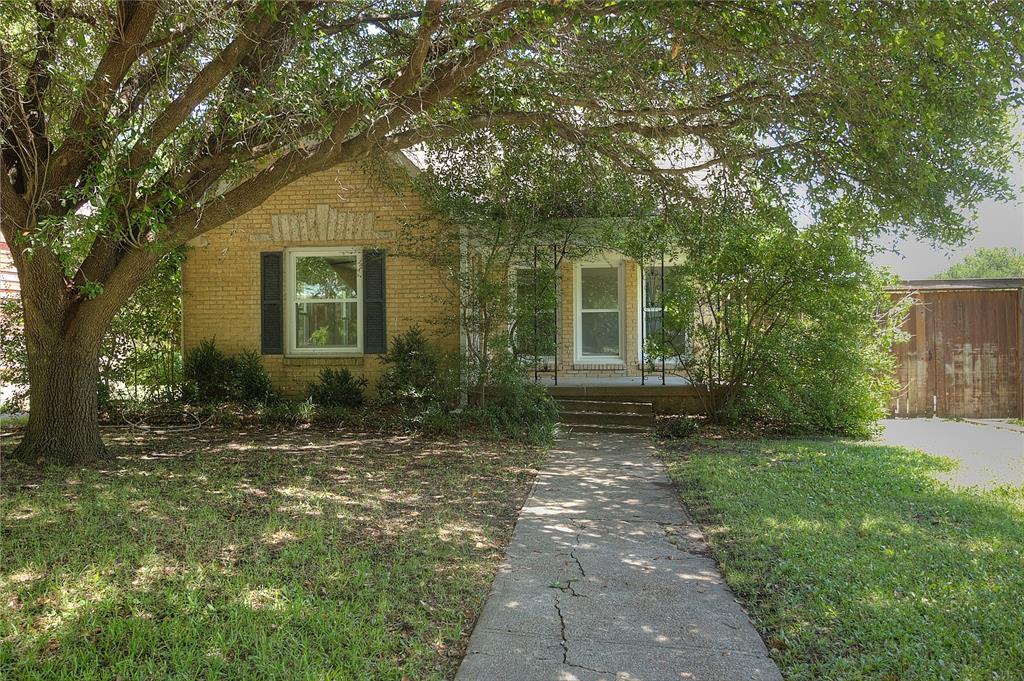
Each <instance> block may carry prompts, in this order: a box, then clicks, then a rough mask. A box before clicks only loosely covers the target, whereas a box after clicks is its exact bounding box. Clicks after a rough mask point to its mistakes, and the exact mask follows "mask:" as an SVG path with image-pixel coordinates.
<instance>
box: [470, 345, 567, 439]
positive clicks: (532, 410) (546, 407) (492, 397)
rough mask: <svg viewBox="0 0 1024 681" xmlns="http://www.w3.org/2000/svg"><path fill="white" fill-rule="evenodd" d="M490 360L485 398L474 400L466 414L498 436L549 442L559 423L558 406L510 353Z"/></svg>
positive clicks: (543, 387) (542, 386)
mask: <svg viewBox="0 0 1024 681" xmlns="http://www.w3.org/2000/svg"><path fill="white" fill-rule="evenodd" d="M492 362H493V363H492V366H491V368H490V380H489V381H488V383H487V385H486V387H485V395H486V398H485V399H484V400H480V399H479V398H478V399H476V400H475V402H476V404H475V406H474V407H473V408H472V409H470V410H469V411H468V412H467V416H468V417H469V418H471V419H472V420H474V421H476V423H478V424H479V425H480V426H481V427H483V428H486V429H488V430H490V431H492V433H493V434H494V435H497V436H500V437H510V438H514V439H517V440H524V441H527V442H536V443H541V442H548V441H550V440H551V438H552V437H553V435H554V430H555V424H556V423H558V405H557V404H556V403H555V400H554V398H552V397H551V394H550V393H549V392H548V390H547V388H546V387H545V386H544V385H543V384H540V383H535V382H534V381H532V380H530V378H529V376H527V374H526V372H525V371H524V370H523V367H522V366H520V364H519V363H518V362H516V361H515V359H514V358H512V357H511V356H508V357H496V358H494V359H493V360H492Z"/></svg>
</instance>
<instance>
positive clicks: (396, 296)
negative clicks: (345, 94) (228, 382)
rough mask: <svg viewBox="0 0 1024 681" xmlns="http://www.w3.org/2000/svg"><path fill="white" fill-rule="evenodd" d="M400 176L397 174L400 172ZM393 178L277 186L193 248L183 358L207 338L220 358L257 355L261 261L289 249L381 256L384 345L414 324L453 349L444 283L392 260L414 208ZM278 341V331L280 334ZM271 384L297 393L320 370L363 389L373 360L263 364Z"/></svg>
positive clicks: (376, 364) (359, 174)
mask: <svg viewBox="0 0 1024 681" xmlns="http://www.w3.org/2000/svg"><path fill="white" fill-rule="evenodd" d="M402 172H404V171H402ZM394 179H395V178H391V181H388V182H385V181H383V180H382V179H380V178H379V177H378V176H377V175H376V174H375V173H374V172H370V171H368V170H367V169H365V168H363V167H361V166H359V165H355V164H349V165H342V166H337V167H335V168H332V169H331V170H327V171H324V172H321V173H317V174H315V175H311V176H308V177H306V178H303V179H301V180H298V181H297V182H295V183H293V184H291V185H289V186H288V187H285V188H284V189H282V190H281V191H279V192H277V193H276V194H274V195H273V196H271V197H270V198H269V199H267V200H266V201H265V202H264V203H263V204H261V205H260V206H259V207H257V208H255V209H253V210H252V211H250V212H248V213H246V214H245V215H243V216H241V217H239V218H237V219H236V220H234V221H232V222H230V223H228V224H225V225H223V226H221V227H219V228H217V229H215V230H213V231H211V232H208V233H207V234H205V235H203V236H201V237H199V238H198V239H196V240H194V242H193V243H192V244H191V245H192V248H191V249H190V251H189V253H188V257H187V259H186V261H185V265H184V269H183V272H182V281H183V301H182V307H183V319H184V323H183V327H184V328H183V342H184V346H185V348H186V349H188V348H191V347H194V346H195V345H196V344H198V343H199V341H200V340H202V339H204V338H215V339H216V343H217V346H218V347H219V348H221V349H222V350H223V351H225V352H228V353H234V352H238V351H241V350H245V349H250V348H255V349H259V347H260V281H259V276H260V253H261V252H263V251H280V250H283V249H285V248H288V247H298V246H339V247H359V248H370V247H373V248H383V249H385V250H386V251H387V252H388V258H387V265H386V268H387V269H386V282H387V293H386V300H387V332H388V336H389V338H390V337H393V336H395V335H397V334H400V333H402V332H403V331H406V330H407V329H409V328H410V327H412V326H414V325H419V326H420V327H421V328H423V329H424V331H426V332H427V333H428V335H429V336H430V337H431V338H432V339H433V340H435V341H436V342H437V343H438V344H439V346H440V347H441V348H442V349H444V350H456V349H457V348H458V332H457V330H456V329H454V328H453V327H452V326H451V325H449V324H447V323H445V322H446V320H449V319H452V318H453V317H454V316H455V311H456V304H455V301H454V299H453V298H452V296H451V294H450V291H449V289H448V288H446V287H445V285H444V281H443V279H442V277H443V274H442V273H441V272H439V271H437V270H434V269H432V268H430V267H428V266H426V265H424V264H423V263H422V262H420V261H417V260H412V259H410V258H406V257H401V256H396V255H394V253H396V252H397V251H399V250H400V246H401V243H400V241H401V232H402V224H403V222H404V221H407V220H413V219H415V218H416V217H417V216H419V215H420V213H421V211H422V204H421V203H420V201H419V199H418V197H417V196H416V195H415V194H414V193H413V192H412V191H411V190H409V189H408V188H402V183H401V181H400V178H399V182H398V184H397V186H396V184H395V182H394ZM286 333H287V331H286ZM263 359H264V363H265V365H266V367H267V370H268V372H269V373H270V376H271V378H272V379H273V381H274V383H275V384H276V385H277V386H278V387H279V388H280V389H281V390H282V391H283V392H285V393H286V394H289V395H293V396H296V395H299V394H301V393H302V392H303V391H304V389H305V387H306V384H307V383H309V382H311V381H315V380H316V378H317V375H318V374H319V372H320V369H321V368H322V367H325V366H330V367H341V366H347V367H348V368H349V369H350V370H351V371H352V373H354V374H356V375H363V376H366V377H367V378H369V379H370V380H371V384H372V383H373V382H374V381H375V380H376V379H377V378H378V377H379V375H380V373H381V371H382V366H381V363H380V361H379V356H377V355H364V356H337V357H287V356H284V355H265V356H264V358H263Z"/></svg>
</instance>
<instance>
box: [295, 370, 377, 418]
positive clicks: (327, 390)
mask: <svg viewBox="0 0 1024 681" xmlns="http://www.w3.org/2000/svg"><path fill="white" fill-rule="evenodd" d="M366 384H367V380H366V379H365V378H363V377H359V378H356V377H355V376H353V375H352V372H351V371H349V370H348V369H346V368H345V367H342V368H340V369H331V368H329V367H327V368H324V369H322V370H321V371H320V381H319V382H318V383H310V384H309V386H308V388H307V389H306V392H307V394H308V395H309V398H310V400H311V401H312V402H313V404H315V405H316V406H318V407H345V408H348V409H356V408H358V407H361V406H362V405H363V402H364V401H365V400H364V395H363V393H364V391H365V390H366Z"/></svg>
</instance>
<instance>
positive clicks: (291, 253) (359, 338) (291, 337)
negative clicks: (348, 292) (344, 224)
mask: <svg viewBox="0 0 1024 681" xmlns="http://www.w3.org/2000/svg"><path fill="white" fill-rule="evenodd" d="M339 255H340V256H349V255H354V256H355V258H356V297H355V298H354V299H353V298H316V299H312V298H310V299H305V298H302V299H300V298H297V297H296V295H295V261H296V260H297V259H298V258H308V257H317V256H321V257H324V256H339ZM284 262H285V268H284V276H285V278H284V281H285V305H286V310H285V336H286V339H285V354H286V355H287V356H291V357H309V356H316V357H324V356H327V357H342V356H344V357H348V356H352V355H362V354H363V330H364V329H363V250H362V249H361V248H323V247H313V248H287V249H285V258H284ZM307 300H308V301H310V302H317V303H351V302H355V303H356V325H357V328H356V346H355V347H325V348H299V347H296V345H295V334H296V329H297V326H298V323H297V316H296V310H295V306H296V304H297V303H300V302H304V301H307Z"/></svg>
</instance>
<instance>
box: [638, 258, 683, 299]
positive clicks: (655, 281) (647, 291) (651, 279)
mask: <svg viewBox="0 0 1024 681" xmlns="http://www.w3.org/2000/svg"><path fill="white" fill-rule="evenodd" d="M678 276H679V266H678V265H666V266H665V289H666V290H669V289H671V287H672V284H673V281H674V278H675V277H678ZM660 300H661V267H647V268H645V269H644V307H661V302H660Z"/></svg>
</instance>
